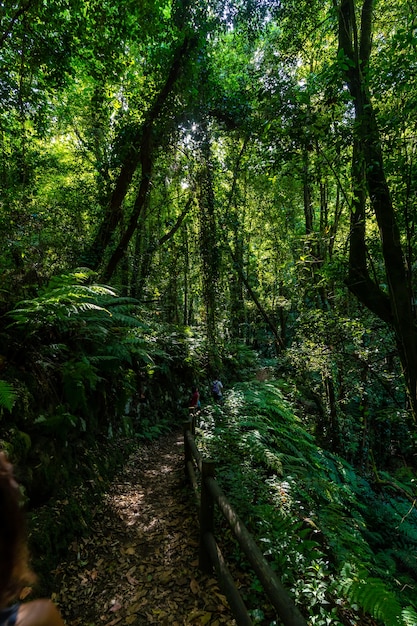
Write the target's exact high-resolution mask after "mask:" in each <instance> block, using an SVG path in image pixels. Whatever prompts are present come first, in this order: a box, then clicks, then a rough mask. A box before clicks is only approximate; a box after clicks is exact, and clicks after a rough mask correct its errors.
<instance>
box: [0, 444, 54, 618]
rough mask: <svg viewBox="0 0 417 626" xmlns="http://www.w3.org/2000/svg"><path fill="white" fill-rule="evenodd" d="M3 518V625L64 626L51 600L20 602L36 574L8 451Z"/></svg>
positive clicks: (3, 465)
mask: <svg viewBox="0 0 417 626" xmlns="http://www.w3.org/2000/svg"><path fill="white" fill-rule="evenodd" d="M0 516H1V517H0V626H64V622H63V619H62V617H61V615H60V613H59V611H58V609H57V607H56V606H55V604H53V603H52V602H51V601H50V600H32V601H31V602H27V603H25V604H20V602H19V597H20V596H21V595H22V592H23V590H24V588H25V587H28V586H30V585H31V584H32V583H34V582H35V575H34V574H33V572H32V571H31V570H30V568H29V564H28V549H27V540H26V532H25V519H24V516H23V512H22V509H21V506H20V491H19V486H18V484H17V483H16V481H15V479H14V476H13V468H12V465H11V464H10V463H9V461H8V460H7V457H6V455H5V454H4V452H0Z"/></svg>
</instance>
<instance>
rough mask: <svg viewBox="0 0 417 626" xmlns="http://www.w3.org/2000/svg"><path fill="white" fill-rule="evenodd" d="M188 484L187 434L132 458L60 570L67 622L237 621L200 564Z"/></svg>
mask: <svg viewBox="0 0 417 626" xmlns="http://www.w3.org/2000/svg"><path fill="white" fill-rule="evenodd" d="M184 484H185V482H184V470H183V438H182V434H178V433H174V434H170V435H169V436H166V437H164V438H161V439H160V440H158V441H156V442H154V443H152V444H149V445H148V446H144V447H142V448H141V449H140V450H138V451H136V452H135V453H134V454H133V455H132V456H131V457H130V458H129V459H128V460H127V462H126V464H125V466H124V468H123V471H122V472H121V473H120V475H119V476H118V477H117V479H116V480H115V482H114V483H113V485H112V488H111V490H110V492H109V493H108V494H107V497H106V498H105V500H104V502H103V504H102V506H100V509H98V510H96V512H95V516H94V522H93V528H92V533H91V536H90V537H89V538H87V539H85V540H81V541H80V542H79V543H77V542H74V543H73V544H72V546H71V552H72V558H71V560H69V561H68V562H66V563H61V565H60V566H59V568H58V569H57V571H56V575H57V579H58V581H59V585H58V588H59V589H60V591H59V593H58V594H57V595H56V596H55V598H54V600H55V601H56V602H57V603H58V604H59V606H60V608H61V610H62V613H63V616H64V618H65V620H66V623H67V625H68V626H100V625H105V626H113V625H115V624H120V625H121V626H122V625H124V624H134V625H138V626H139V625H142V624H161V625H165V624H167V625H168V624H169V625H173V626H185V625H188V624H193V625H196V626H200V625H201V626H203V625H205V624H208V625H209V626H218V625H220V624H227V625H228V626H232V625H233V626H235V624H236V622H235V621H234V619H233V617H232V615H231V613H230V609H229V607H228V605H227V602H226V599H225V597H224V596H223V595H222V593H221V592H220V590H219V587H218V584H217V581H216V580H215V579H214V578H210V577H208V576H205V575H203V574H201V572H200V571H199V569H198V521H197V510H196V508H195V506H194V505H193V503H192V500H191V497H190V494H189V492H188V491H186V490H185V489H184Z"/></svg>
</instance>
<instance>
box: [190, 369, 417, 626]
mask: <svg viewBox="0 0 417 626" xmlns="http://www.w3.org/2000/svg"><path fill="white" fill-rule="evenodd" d="M198 435H199V437H198V445H199V447H200V449H201V451H202V453H203V454H204V455H205V456H209V457H211V458H213V459H215V460H216V461H217V468H218V469H217V477H218V480H219V482H220V483H221V485H222V486H223V488H224V490H225V492H226V494H227V495H228V497H230V499H231V501H232V502H233V503H234V505H235V506H236V507H237V510H238V513H239V515H240V516H241V517H242V519H243V520H244V521H245V523H246V524H247V525H248V527H249V528H250V530H251V531H252V532H253V534H254V535H255V537H256V538H257V541H258V543H260V545H262V546H263V549H264V553H265V555H267V557H268V559H269V560H270V562H271V563H272V564H273V566H274V567H275V569H276V570H277V572H278V573H279V574H280V576H281V577H282V579H283V582H284V583H285V585H286V586H287V587H288V588H289V589H291V590H292V592H293V593H294V595H295V598H296V600H297V602H298V603H300V605H301V606H302V607H303V610H305V611H307V612H308V614H309V615H310V619H311V623H314V624H320V625H322V624H323V625H325V624H339V623H342V622H343V608H342V607H343V606H344V605H346V603H347V605H349V606H351V607H353V608H355V607H356V608H357V609H360V610H362V611H365V612H367V613H369V614H371V615H372V616H373V617H374V618H375V619H377V620H381V621H382V622H383V623H384V624H386V625H387V626H388V625H389V626H391V625H394V624H397V625H399V624H406V623H407V622H406V617H405V616H406V611H407V610H408V609H407V607H408V606H410V605H413V606H414V598H413V591H412V590H413V589H414V585H415V580H416V568H415V563H414V560H415V559H414V558H413V557H412V555H413V554H415V551H416V549H417V544H416V540H417V512H416V511H415V508H414V506H413V505H410V502H409V501H407V500H405V499H404V496H403V494H404V493H408V494H410V498H414V497H415V496H414V493H415V491H414V487H413V478H409V479H408V482H405V483H404V484H401V483H400V482H398V481H396V480H395V479H393V478H392V477H391V478H390V481H389V483H390V485H391V488H390V487H389V486H387V487H386V488H381V487H380V486H379V485H378V484H375V485H373V484H372V483H371V482H369V481H368V480H365V479H364V478H363V477H361V476H360V475H359V474H358V473H357V471H355V469H354V468H353V467H352V466H351V465H350V464H349V463H347V462H346V461H345V460H344V459H342V458H341V457H340V456H337V455H335V454H331V453H329V452H326V451H325V450H323V449H321V448H319V447H318V446H317V444H316V442H315V441H314V439H313V437H312V436H311V435H310V434H309V433H308V431H307V430H306V428H305V425H304V424H303V423H302V421H301V420H300V419H299V418H298V417H297V416H296V415H295V414H294V411H293V408H292V406H291V405H290V404H289V403H288V401H287V400H286V399H285V397H284V395H283V393H282V391H281V384H280V382H277V381H271V382H264V383H261V382H257V381H253V382H249V383H239V384H237V385H235V386H234V387H233V389H232V390H230V391H229V392H228V393H227V397H226V401H225V404H224V405H223V406H221V407H212V408H210V407H208V408H207V409H206V410H205V411H204V412H203V419H202V423H201V430H200V431H199V433H198ZM387 485H388V481H387ZM407 555H408V556H409V557H411V558H408V559H407ZM407 562H408V563H407ZM408 590H409V591H408ZM252 601H253V602H257V600H256V598H252ZM403 612H405V613H403Z"/></svg>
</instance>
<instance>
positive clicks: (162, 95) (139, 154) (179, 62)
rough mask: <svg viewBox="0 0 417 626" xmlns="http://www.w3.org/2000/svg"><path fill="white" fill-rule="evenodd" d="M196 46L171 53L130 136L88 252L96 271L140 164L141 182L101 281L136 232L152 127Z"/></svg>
mask: <svg viewBox="0 0 417 626" xmlns="http://www.w3.org/2000/svg"><path fill="white" fill-rule="evenodd" d="M195 43H196V40H195V39H194V38H191V37H185V38H184V41H183V42H182V43H181V45H180V46H179V47H178V49H177V50H176V52H175V54H174V57H173V60H172V63H171V67H170V70H169V72H168V75H167V78H166V80H165V83H164V84H163V86H162V88H161V90H160V92H159V93H158V95H157V97H156V98H155V101H154V102H153V104H152V106H151V107H150V109H149V111H148V113H147V115H146V119H145V121H144V123H143V125H142V126H141V127H140V128H138V129H137V130H136V132H135V133H134V134H133V136H132V137H130V145H129V148H128V150H126V155H125V158H124V160H123V163H122V165H121V168H120V172H119V175H118V177H117V180H116V183H115V185H114V188H113V191H112V193H111V196H110V200H109V203H108V205H107V207H106V210H105V213H104V216H103V219H102V222H101V225H100V227H99V229H98V232H97V234H96V237H95V239H94V241H93V243H92V245H91V248H90V251H89V253H88V257H89V258H90V264H91V265H92V266H93V267H94V268H95V269H98V267H99V265H100V263H101V260H102V258H103V254H104V252H105V250H106V248H107V247H108V245H109V244H110V242H111V240H112V238H113V237H114V234H115V231H116V228H117V227H118V226H119V225H120V222H121V219H122V205H123V201H124V199H125V197H126V194H127V192H128V189H129V186H130V184H131V182H132V179H133V175H134V173H135V172H136V169H137V168H138V166H139V165H140V166H141V182H140V186H139V191H138V194H137V197H136V202H135V205H134V208H133V211H132V214H131V216H130V219H129V220H128V224H127V227H126V230H124V232H123V233H122V235H121V237H120V240H119V243H118V245H117V247H116V249H115V251H114V252H113V254H112V256H111V259H110V260H109V262H108V264H107V266H106V268H105V269H104V271H103V276H102V277H103V279H104V280H109V279H110V278H111V276H112V275H113V272H114V270H115V268H116V266H117V263H118V262H119V261H120V259H121V257H122V256H123V254H124V252H125V250H126V247H127V245H128V243H129V241H130V239H131V237H132V235H133V233H134V231H135V228H136V225H137V222H138V218H139V216H140V214H141V211H142V209H143V206H144V204H145V201H146V197H147V193H148V190H149V185H150V178H151V175H152V165H153V151H154V149H155V141H153V131H154V126H155V123H156V121H157V119H158V118H159V117H160V115H161V112H162V110H163V107H164V105H165V104H166V102H167V99H168V97H169V95H170V94H171V92H172V90H173V88H174V86H175V84H176V82H177V80H178V78H179V76H180V73H181V69H182V66H183V63H184V60H185V59H187V57H188V56H189V54H190V52H191V50H192V49H193V47H194V45H195ZM158 143H161V139H159V140H158Z"/></svg>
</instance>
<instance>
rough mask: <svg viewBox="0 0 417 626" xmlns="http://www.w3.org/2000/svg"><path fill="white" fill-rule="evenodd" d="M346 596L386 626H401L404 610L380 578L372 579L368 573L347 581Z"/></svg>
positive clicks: (362, 573)
mask: <svg viewBox="0 0 417 626" xmlns="http://www.w3.org/2000/svg"><path fill="white" fill-rule="evenodd" d="M345 592H346V596H347V597H348V598H349V600H350V601H351V602H352V603H353V604H357V605H358V606H359V607H360V608H361V609H363V610H364V611H365V612H366V613H369V614H370V615H372V617H374V618H375V619H378V620H381V621H382V623H383V624H384V625H385V626H399V624H401V615H402V608H401V605H400V603H399V601H398V599H397V596H396V595H395V594H393V593H392V592H391V591H390V590H389V589H387V587H386V585H385V583H384V582H383V581H382V580H380V579H379V578H372V577H370V576H369V574H368V572H361V573H360V574H359V575H358V576H357V577H356V576H355V577H354V578H352V579H350V580H349V582H348V581H345Z"/></svg>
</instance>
